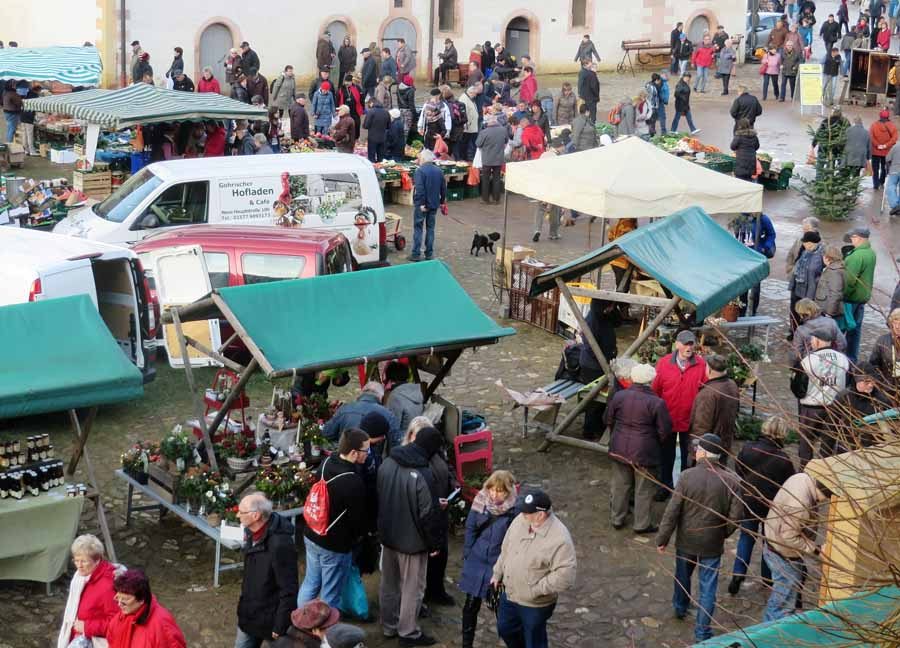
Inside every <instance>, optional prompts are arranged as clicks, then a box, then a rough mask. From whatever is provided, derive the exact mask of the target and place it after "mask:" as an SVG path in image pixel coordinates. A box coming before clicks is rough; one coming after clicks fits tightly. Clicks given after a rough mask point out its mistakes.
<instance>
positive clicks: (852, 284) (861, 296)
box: [844, 227, 877, 362]
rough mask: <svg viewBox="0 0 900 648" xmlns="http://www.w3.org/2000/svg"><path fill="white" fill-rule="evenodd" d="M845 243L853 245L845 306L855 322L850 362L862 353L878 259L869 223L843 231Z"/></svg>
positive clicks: (846, 259) (848, 261)
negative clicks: (868, 304)
mask: <svg viewBox="0 0 900 648" xmlns="http://www.w3.org/2000/svg"><path fill="white" fill-rule="evenodd" d="M844 243H850V244H851V245H852V246H853V250H852V251H851V252H850V254H848V255H847V256H846V257H844V309H845V311H846V310H848V309H849V310H850V314H851V315H852V319H853V324H855V326H853V328H851V329H849V330H848V331H847V357H848V358H849V359H850V362H856V360H857V359H858V356H859V341H860V339H861V338H862V325H863V315H865V312H866V304H867V303H868V302H869V300H870V299H871V298H872V286H873V284H874V282H875V262H876V260H877V259H876V257H875V251H874V250H873V249H872V245H871V244H870V243H869V229H868V228H867V227H854V228H853V229H852V230H850V231H849V232H847V233H846V234H845V235H844ZM849 325H850V322H848V326H849Z"/></svg>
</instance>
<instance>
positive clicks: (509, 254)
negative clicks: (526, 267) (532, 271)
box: [496, 245, 535, 288]
mask: <svg viewBox="0 0 900 648" xmlns="http://www.w3.org/2000/svg"><path fill="white" fill-rule="evenodd" d="M505 249H506V259H505V260H504V261H503V264H504V268H503V277H504V284H505V286H506V287H507V288H509V287H510V277H511V275H512V262H513V261H521V260H522V259H527V258H528V257H530V256H534V254H535V251H534V250H533V249H531V248H530V247H525V246H524V245H513V246H512V247H511V248H505ZM503 250H504V248H502V247H498V248H497V252H496V255H497V263H500V261H501V259H503Z"/></svg>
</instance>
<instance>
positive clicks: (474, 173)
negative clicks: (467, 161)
mask: <svg viewBox="0 0 900 648" xmlns="http://www.w3.org/2000/svg"><path fill="white" fill-rule="evenodd" d="M480 183H481V172H480V171H479V170H478V169H476V168H475V167H474V166H471V167H469V175H468V177H467V178H466V184H467V185H469V186H470V187H477V186H478V185H479V184H480Z"/></svg>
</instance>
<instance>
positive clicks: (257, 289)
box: [179, 261, 515, 376]
mask: <svg viewBox="0 0 900 648" xmlns="http://www.w3.org/2000/svg"><path fill="white" fill-rule="evenodd" d="M213 301H215V302H216V305H217V307H213V306H210V307H205V308H204V307H203V304H204V302H205V303H206V304H209V300H200V301H198V302H195V303H194V305H188V306H186V307H184V308H183V309H180V310H179V314H180V317H181V319H182V320H198V319H207V318H210V317H218V316H221V317H224V318H225V319H227V320H228V321H229V322H231V323H232V325H234V324H237V326H235V330H238V331H240V330H242V331H243V332H244V333H245V335H244V339H245V340H246V339H247V338H249V339H250V340H251V341H252V344H251V345H248V347H250V351H251V352H252V353H253V355H254V356H255V357H256V359H257V360H258V361H259V363H260V365H261V366H262V367H263V369H265V371H266V373H267V374H268V375H269V376H272V375H273V374H277V373H278V372H290V371H292V370H294V369H296V370H298V371H301V370H311V369H323V368H327V367H339V366H345V365H351V364H357V363H359V362H362V361H365V360H368V361H369V362H371V361H374V360H381V359H387V358H390V357H401V356H403V355H407V354H414V355H422V354H423V353H424V354H429V353H431V352H432V351H434V352H436V353H437V352H440V351H442V350H445V349H448V348H457V349H458V348H465V347H475V346H482V345H486V344H494V343H496V342H497V341H498V340H499V338H501V337H505V336H507V335H513V334H514V333H515V329H511V328H505V327H502V326H498V325H497V324H496V323H495V322H494V321H493V320H492V319H491V318H490V317H488V316H487V315H485V314H484V313H483V312H482V311H481V309H480V308H478V306H477V305H476V304H475V302H473V301H472V299H471V297H469V295H468V294H467V293H466V291H465V290H464V289H463V287H462V286H460V285H459V283H457V281H456V279H455V278H454V277H453V275H452V274H451V273H450V270H449V269H448V268H447V266H446V265H444V264H443V263H442V262H440V261H424V262H420V263H409V264H405V265H399V266H390V267H386V268H377V269H373V270H365V271H362V272H347V273H343V274H334V275H325V276H321V277H315V278H312V279H296V280H293V281H277V282H272V283H263V284H255V285H249V286H238V287H235V288H221V289H219V290H217V291H214V293H213ZM254 346H255V347H256V349H254V348H253V347H254Z"/></svg>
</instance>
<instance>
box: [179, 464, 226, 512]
mask: <svg viewBox="0 0 900 648" xmlns="http://www.w3.org/2000/svg"><path fill="white" fill-rule="evenodd" d="M222 483H223V482H222V475H220V474H219V473H217V472H211V471H209V470H208V469H207V468H206V467H205V466H200V467H198V466H194V467H191V468H188V470H187V472H186V473H185V474H184V475H183V476H182V478H181V480H180V481H179V483H178V498H179V500H180V501H181V502H184V504H185V507H186V508H187V510H188V513H194V514H196V515H205V514H206V505H205V502H204V497H203V496H204V494H205V493H206V492H207V491H208V490H211V489H213V488H216V487H218V486H219V485H221V484H222Z"/></svg>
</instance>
